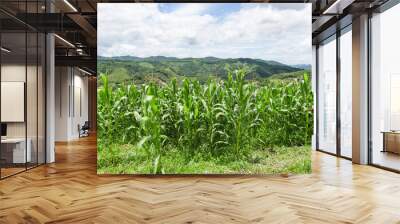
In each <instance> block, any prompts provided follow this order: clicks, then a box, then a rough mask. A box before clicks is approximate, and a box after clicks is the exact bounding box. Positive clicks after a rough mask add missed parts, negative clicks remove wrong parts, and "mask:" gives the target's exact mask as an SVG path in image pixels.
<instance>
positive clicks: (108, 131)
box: [98, 69, 313, 162]
mask: <svg viewBox="0 0 400 224" xmlns="http://www.w3.org/2000/svg"><path fill="white" fill-rule="evenodd" d="M246 73H247V72H246V70H245V69H239V70H235V71H230V72H228V78H227V79H226V80H223V81H218V80H209V81H207V82H206V83H203V84H201V83H200V82H199V81H196V80H190V79H185V80H183V81H182V82H179V83H178V82H177V81H176V80H170V81H169V83H167V84H165V85H160V84H156V83H147V84H143V85H141V86H137V85H133V84H132V85H121V86H117V87H113V88H111V87H110V85H109V84H108V80H107V77H106V76H105V75H102V76H101V85H99V88H98V141H99V145H100V146H101V148H102V149H101V150H107V145H111V144H120V145H134V146H135V147H136V148H141V149H143V150H145V152H146V155H147V156H148V158H149V159H150V160H152V161H156V162H157V160H158V159H159V158H160V156H162V155H163V154H165V153H166V152H167V151H168V150H171V149H174V150H178V151H179V152H181V153H183V154H184V155H185V156H187V157H188V158H190V157H192V156H194V155H196V154H199V153H200V154H201V153H205V154H210V155H212V156H219V155H221V154H226V153H229V154H233V155H235V157H236V158H238V159H240V158H244V157H246V156H247V155H248V154H249V152H251V151H252V150H262V149H268V148H271V147H274V146H301V145H309V144H310V141H311V135H312V130H313V114H312V105H313V96H312V91H311V84H310V79H309V76H308V75H307V74H304V77H303V79H302V80H291V81H288V80H265V81H264V82H254V81H250V80H246V79H245V76H246Z"/></svg>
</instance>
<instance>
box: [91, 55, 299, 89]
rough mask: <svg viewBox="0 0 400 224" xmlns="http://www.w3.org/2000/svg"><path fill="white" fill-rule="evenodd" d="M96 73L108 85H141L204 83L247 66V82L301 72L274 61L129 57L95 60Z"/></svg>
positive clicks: (99, 58) (222, 77) (221, 77)
mask: <svg viewBox="0 0 400 224" xmlns="http://www.w3.org/2000/svg"><path fill="white" fill-rule="evenodd" d="M97 61H98V72H99V73H102V74H108V78H109V82H110V84H114V83H132V81H133V82H135V83H145V82H148V81H155V82H160V83H165V82H167V81H168V80H169V79H171V78H176V79H178V80H180V79H183V78H184V77H189V78H194V79H198V80H200V81H205V80H207V79H209V78H210V77H215V78H216V79H225V78H226V74H227V73H226V68H227V67H230V68H236V67H241V66H244V65H245V66H247V67H249V68H250V69H251V72H250V73H249V75H248V76H247V78H248V79H264V78H269V77H271V76H277V75H278V74H286V75H287V74H288V73H289V74H290V73H298V72H299V71H302V69H301V68H295V67H291V66H289V65H285V64H282V63H279V62H276V61H265V60H261V59H250V58H235V59H220V58H215V57H206V58H183V59H181V58H174V57H163V56H156V57H147V58H139V57H133V56H121V57H109V58H108V57H98V60H97Z"/></svg>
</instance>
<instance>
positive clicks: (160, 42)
mask: <svg viewBox="0 0 400 224" xmlns="http://www.w3.org/2000/svg"><path fill="white" fill-rule="evenodd" d="M168 6H171V7H170V8H169V10H164V8H163V7H160V5H158V4H155V3H141V4H139V3H135V4H132V3H128V4H123V3H100V4H98V17H97V18H98V52H99V55H102V56H121V55H134V56H139V57H148V56H156V55H163V56H174V57H206V56H214V57H220V58H235V57H250V58H261V59H265V60H276V61H279V62H283V63H287V64H300V63H307V64H310V62H311V7H310V5H309V4H304V5H301V4H291V5H287V4H265V3H261V4H241V7H240V9H238V10H233V9H229V10H230V11H229V12H227V13H224V14H223V15H221V13H220V12H222V9H221V8H222V7H225V6H226V5H220V6H218V5H217V6H216V4H179V5H168ZM218 7H221V8H220V9H219V8H218ZM228 7H229V6H228Z"/></svg>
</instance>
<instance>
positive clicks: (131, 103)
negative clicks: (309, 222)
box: [97, 3, 313, 174]
mask: <svg viewBox="0 0 400 224" xmlns="http://www.w3.org/2000/svg"><path fill="white" fill-rule="evenodd" d="M116 12H117V13H116ZM98 14H99V15H98V16H97V18H98V72H99V73H100V77H99V79H98V80H99V81H98V105H97V108H98V109H97V110H98V111H97V116H98V119H97V122H98V123H97V125H98V134H97V138H98V154H97V163H98V169H97V172H98V173H99V174H282V173H285V174H286V173H294V174H303V173H310V172H311V158H310V155H311V146H310V144H311V136H312V134H313V106H312V105H313V94H312V90H311V81H310V80H311V79H310V64H311V5H310V4H268V3H257V4H256V3H242V4H239V3H229V4H220V3H218V4H217V3H213V4H196V3H180V4H172V3H171V4H156V3H142V4H139V3H127V4H122V3H100V4H98Z"/></svg>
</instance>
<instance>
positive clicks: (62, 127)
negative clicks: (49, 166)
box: [55, 67, 88, 141]
mask: <svg viewBox="0 0 400 224" xmlns="http://www.w3.org/2000/svg"><path fill="white" fill-rule="evenodd" d="M55 85H56V91H55V116H56V118H55V120H56V122H55V123H56V132H55V133H56V135H55V140H56V141H70V140H73V139H77V138H79V132H78V125H81V126H82V125H83V124H84V123H85V121H87V120H88V78H87V77H86V76H84V73H82V72H80V71H79V70H78V69H76V68H72V67H56V84H55ZM79 95H81V96H80V97H79ZM79 100H80V101H81V102H80V103H79ZM80 105H81V110H82V112H81V113H80V108H79V106H80Z"/></svg>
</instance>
